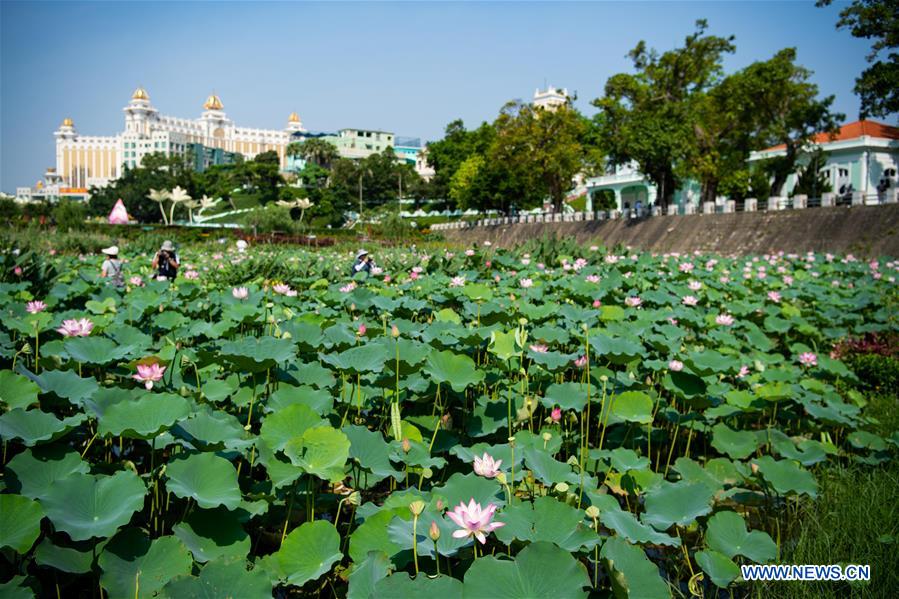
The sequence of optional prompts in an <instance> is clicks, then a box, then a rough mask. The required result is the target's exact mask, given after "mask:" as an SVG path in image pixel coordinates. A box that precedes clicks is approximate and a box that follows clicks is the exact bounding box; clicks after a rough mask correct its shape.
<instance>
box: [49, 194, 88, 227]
mask: <svg viewBox="0 0 899 599" xmlns="http://www.w3.org/2000/svg"><path fill="white" fill-rule="evenodd" d="M52 215H53V221H54V222H55V223H56V228H57V229H58V230H59V231H69V230H71V229H78V228H80V227H81V226H82V225H84V219H85V218H86V217H87V209H86V207H85V205H84V204H83V203H81V202H74V201H72V200H62V201H60V202H59V203H58V204H57V205H56V206H54V208H53V212H52Z"/></svg>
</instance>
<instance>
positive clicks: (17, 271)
mask: <svg viewBox="0 0 899 599" xmlns="http://www.w3.org/2000/svg"><path fill="white" fill-rule="evenodd" d="M12 271H13V274H15V275H16V276H17V277H21V276H22V267H21V266H17V267H15V268H14V269H12Z"/></svg>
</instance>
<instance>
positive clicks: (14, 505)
mask: <svg viewBox="0 0 899 599" xmlns="http://www.w3.org/2000/svg"><path fill="white" fill-rule="evenodd" d="M43 519H44V510H43V509H41V504H39V503H38V502H37V501H34V500H32V499H29V498H27V497H22V496H21V495H11V494H7V493H4V494H2V495H0V548H4V547H9V548H11V549H12V550H13V551H15V552H17V553H21V554H25V553H27V552H28V550H29V549H31V546H32V545H34V542H35V541H36V540H37V537H38V535H40V534H41V520H43Z"/></svg>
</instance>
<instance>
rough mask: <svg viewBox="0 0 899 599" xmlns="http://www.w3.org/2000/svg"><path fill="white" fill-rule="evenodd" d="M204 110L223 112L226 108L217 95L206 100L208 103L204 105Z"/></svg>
mask: <svg viewBox="0 0 899 599" xmlns="http://www.w3.org/2000/svg"><path fill="white" fill-rule="evenodd" d="M203 108H205V109H206V110H223V109H224V108H225V106H224V105H223V104H222V100H221V98H219V97H218V96H217V95H215V94H212V95H211V96H209V97H208V98H206V102H205V103H204V104H203Z"/></svg>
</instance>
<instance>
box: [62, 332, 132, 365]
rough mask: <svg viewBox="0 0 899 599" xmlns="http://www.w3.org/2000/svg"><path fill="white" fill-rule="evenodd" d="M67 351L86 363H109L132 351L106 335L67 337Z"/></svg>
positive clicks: (78, 360)
mask: <svg viewBox="0 0 899 599" xmlns="http://www.w3.org/2000/svg"><path fill="white" fill-rule="evenodd" d="M64 347H65V350H66V353H67V354H69V357H71V358H72V359H73V360H75V361H77V362H82V363H86V364H108V363H109V362H114V361H116V360H121V359H122V358H124V357H125V356H127V355H128V353H129V352H130V351H131V348H130V347H129V346H123V345H119V344H118V343H116V342H115V341H113V340H112V339H107V338H106V337H73V338H71V339H66V341H65V344H64Z"/></svg>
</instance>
